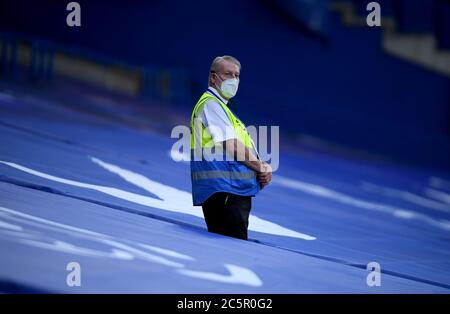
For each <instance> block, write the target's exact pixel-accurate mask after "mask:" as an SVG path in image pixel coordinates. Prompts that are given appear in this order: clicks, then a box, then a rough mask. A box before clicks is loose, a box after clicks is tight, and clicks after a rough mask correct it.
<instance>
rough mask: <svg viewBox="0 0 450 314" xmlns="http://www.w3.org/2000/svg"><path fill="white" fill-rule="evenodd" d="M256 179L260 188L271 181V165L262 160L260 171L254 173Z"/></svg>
mask: <svg viewBox="0 0 450 314" xmlns="http://www.w3.org/2000/svg"><path fill="white" fill-rule="evenodd" d="M256 179H257V180H258V182H259V185H260V187H261V190H262V189H263V188H264V187H265V186H266V185H268V184H269V183H270V181H272V167H271V166H270V165H269V164H268V163H266V162H263V163H262V165H261V169H260V171H258V172H257V173H256Z"/></svg>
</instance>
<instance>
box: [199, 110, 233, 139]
mask: <svg viewBox="0 0 450 314" xmlns="http://www.w3.org/2000/svg"><path fill="white" fill-rule="evenodd" d="M200 119H201V120H202V123H203V125H204V126H205V127H207V128H208V130H209V132H210V133H211V136H212V138H213V141H214V143H220V142H223V141H226V140H229V139H234V138H237V136H236V132H235V131H234V128H233V125H232V124H231V121H230V119H229V118H228V115H227V114H226V112H225V110H224V109H223V108H222V106H221V105H220V104H219V103H217V102H215V101H208V102H207V103H206V104H205V105H204V106H203V110H202V114H201V118H200Z"/></svg>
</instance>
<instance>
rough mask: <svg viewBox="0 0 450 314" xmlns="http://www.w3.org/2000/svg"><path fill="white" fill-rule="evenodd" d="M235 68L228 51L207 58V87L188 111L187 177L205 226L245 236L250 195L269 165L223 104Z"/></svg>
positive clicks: (266, 178) (267, 177)
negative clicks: (189, 165)
mask: <svg viewBox="0 0 450 314" xmlns="http://www.w3.org/2000/svg"><path fill="white" fill-rule="evenodd" d="M240 70H241V64H240V62H239V61H238V60H237V59H236V58H234V57H231V56H223V57H217V58H215V59H214V61H213V63H212V64H211V68H210V73H209V79H208V90H207V91H206V92H205V93H204V94H203V95H202V96H201V97H200V99H199V101H198V102H197V104H196V105H195V107H194V110H193V112H192V116H191V180H192V196H193V203H194V205H195V206H199V205H201V206H202V209H203V214H204V216H205V221H206V225H207V227H208V231H209V232H214V233H219V234H223V235H226V236H230V237H235V238H239V239H243V240H247V239H248V237H247V230H248V218H249V215H250V210H251V203H252V197H253V196H255V195H256V194H257V193H258V192H259V191H260V189H262V188H264V187H265V186H266V185H267V184H269V182H270V181H271V179H272V169H271V167H270V165H269V164H267V163H265V162H263V161H261V160H260V159H259V156H258V152H257V150H256V147H255V145H254V143H253V141H252V139H251V137H250V135H249V134H248V132H247V129H246V128H245V125H244V124H243V123H242V122H241V121H240V120H239V119H238V118H237V117H236V115H235V114H234V113H233V112H232V111H231V110H230V109H229V108H228V106H227V105H228V103H229V100H230V99H231V98H232V97H234V96H235V95H236V92H237V90H238V86H239V74H240ZM210 155H214V158H211V156H210ZM217 156H219V157H221V158H217Z"/></svg>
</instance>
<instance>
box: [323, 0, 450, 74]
mask: <svg viewBox="0 0 450 314" xmlns="http://www.w3.org/2000/svg"><path fill="white" fill-rule="evenodd" d="M331 9H332V11H335V12H337V13H339V15H340V19H341V21H342V23H343V24H344V25H346V26H349V27H367V24H366V17H364V16H359V15H357V14H356V13H355V7H354V5H353V4H352V3H350V2H332V4H331ZM381 28H382V30H383V32H382V40H381V45H382V48H383V50H384V51H385V52H386V53H388V54H390V55H392V56H395V57H398V58H401V59H403V60H406V61H408V62H412V63H414V64H417V65H420V66H423V67H426V68H427V69H429V70H432V71H436V72H438V73H441V74H443V75H446V76H449V77H450V52H449V51H445V50H442V49H439V48H438V47H437V43H436V38H435V36H434V35H433V34H431V33H427V34H408V33H407V34H404V33H400V32H398V31H397V27H396V23H395V20H394V19H393V18H392V17H382V18H381Z"/></svg>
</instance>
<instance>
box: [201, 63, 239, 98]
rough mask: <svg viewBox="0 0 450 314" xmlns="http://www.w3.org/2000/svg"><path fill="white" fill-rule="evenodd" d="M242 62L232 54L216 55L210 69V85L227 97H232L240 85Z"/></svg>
mask: <svg viewBox="0 0 450 314" xmlns="http://www.w3.org/2000/svg"><path fill="white" fill-rule="evenodd" d="M240 72H241V63H240V62H239V61H238V60H237V59H236V58H234V57H232V56H222V57H216V58H215V59H214V61H213V62H212V64H211V68H210V71H209V79H208V85H209V86H212V87H214V88H215V89H217V90H218V91H219V93H220V95H221V96H222V97H223V98H225V99H230V98H232V97H233V96H234V95H235V94H236V92H237V89H238V86H239V75H240Z"/></svg>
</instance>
